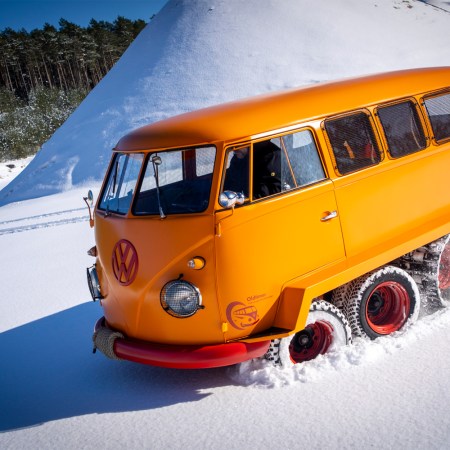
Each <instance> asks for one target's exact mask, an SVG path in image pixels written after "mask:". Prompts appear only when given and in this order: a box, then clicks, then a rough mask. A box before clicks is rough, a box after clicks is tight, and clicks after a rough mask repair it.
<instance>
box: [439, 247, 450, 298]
mask: <svg viewBox="0 0 450 450" xmlns="http://www.w3.org/2000/svg"><path fill="white" fill-rule="evenodd" d="M438 280H439V289H440V290H441V291H444V290H445V289H448V288H450V245H449V243H448V242H447V243H446V244H445V247H444V250H443V251H442V253H441V260H440V261H439V275H438Z"/></svg>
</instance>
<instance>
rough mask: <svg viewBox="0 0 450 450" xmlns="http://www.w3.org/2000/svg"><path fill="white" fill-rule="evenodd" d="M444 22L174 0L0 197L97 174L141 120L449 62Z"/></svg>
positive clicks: (291, 5) (253, 1) (449, 23)
mask: <svg viewBox="0 0 450 450" xmlns="http://www.w3.org/2000/svg"><path fill="white" fill-rule="evenodd" d="M444 3H445V2H444ZM343 11H345V13H343ZM449 28H450V15H449V14H448V13H447V12H445V11H443V10H442V9H438V8H436V7H433V6H430V5H427V4H425V3H422V2H419V1H415V0H377V1H365V2H361V1H360V0H342V1H340V2H329V1H326V0H301V1H297V2H286V1H284V0H246V1H245V2H242V1H240V0H226V1H225V0H215V1H211V0H195V1H192V0H189V1H188V0H171V1H169V2H168V3H167V5H166V6H165V7H164V8H163V9H162V10H161V11H160V13H159V14H158V15H157V16H156V18H155V19H154V20H152V22H151V23H150V24H149V25H148V26H147V27H146V28H145V29H144V30H143V31H142V32H141V34H140V35H139V36H138V37H137V38H136V40H135V41H134V42H133V44H132V45H131V46H130V47H129V48H128V50H127V51H126V52H125V53H124V55H123V56H122V58H121V59H120V61H119V62H118V63H117V64H116V65H115V67H114V68H113V69H112V70H111V71H110V72H109V73H108V75H107V76H106V77H105V78H104V79H103V80H102V82H101V83H100V84H99V85H97V86H96V88H95V89H94V90H93V91H92V92H91V93H90V94H89V95H88V97H87V98H86V99H85V100H84V101H83V103H82V104H81V105H80V106H79V108H78V109H77V110H76V111H74V113H73V114H72V115H71V116H70V117H69V119H68V120H67V121H66V122H65V123H64V124H63V125H62V126H61V127H60V128H59V129H58V130H57V131H56V133H55V134H54V135H53V136H52V138H51V139H50V140H49V141H48V142H47V143H46V144H45V145H44V146H43V147H42V149H41V151H40V152H39V153H38V154H37V156H36V157H35V159H34V160H33V161H32V162H31V163H30V165H29V166H28V167H27V168H26V170H24V171H23V172H22V173H21V174H20V175H19V176H18V177H17V178H16V179H14V180H13V181H12V182H11V183H10V184H9V185H8V186H6V187H5V188H4V189H3V190H2V191H0V206H1V205H4V204H6V203H11V202H14V201H18V200H24V199H30V198H36V197H41V196H45V195H49V194H52V193H57V192H62V191H65V190H68V189H72V188H73V187H79V186H80V185H82V184H86V183H89V182H94V181H98V180H100V179H101V178H102V176H103V174H104V171H105V168H106V166H107V163H108V161H109V159H110V152H111V148H112V147H114V145H115V144H116V142H117V141H118V139H119V138H120V137H121V136H122V135H124V134H125V133H127V132H129V131H130V130H132V129H134V128H136V127H138V126H141V125H144V124H147V123H151V122H155V121H157V120H160V119H164V118H167V117H170V116H173V115H176V114H180V113H183V112H186V111H191V110H195V109H198V108H201V107H206V106H210V105H213V104H217V103H221V102H225V101H229V100H234V99H238V98H242V97H247V96H251V95H256V94H259V93H263V92H268V91H273V90H280V89H284V88H289V87H293V86H301V85H305V84H310V83H315V82H318V81H324V80H330V79H337V78H342V77H348V76H354V75H361V74H367V73H373V72H380V71H385V70H394V69H406V68H412V67H425V66H442V65H446V64H450V46H449V45H448V30H449ZM393 43H395V45H393Z"/></svg>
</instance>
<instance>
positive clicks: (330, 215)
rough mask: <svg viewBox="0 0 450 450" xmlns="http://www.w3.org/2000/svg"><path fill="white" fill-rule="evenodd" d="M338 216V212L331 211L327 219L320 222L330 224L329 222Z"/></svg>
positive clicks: (324, 218)
mask: <svg viewBox="0 0 450 450" xmlns="http://www.w3.org/2000/svg"><path fill="white" fill-rule="evenodd" d="M337 215H338V213H337V211H331V212H329V213H328V214H327V215H326V216H325V217H322V218H321V219H320V220H321V222H328V221H329V220H331V219H334V218H335V217H337Z"/></svg>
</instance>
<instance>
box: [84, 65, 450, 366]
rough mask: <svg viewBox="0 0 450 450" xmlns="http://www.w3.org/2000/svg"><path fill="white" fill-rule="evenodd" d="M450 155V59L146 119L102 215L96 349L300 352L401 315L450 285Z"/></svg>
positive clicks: (242, 356) (190, 355) (123, 146)
mask: <svg viewBox="0 0 450 450" xmlns="http://www.w3.org/2000/svg"><path fill="white" fill-rule="evenodd" d="M449 167H450V68H449V67H442V68H428V69H415V70H406V71H398V72H391V73H384V74H378V75H373V76H366V77H360V78H353V79H346V80H343V81H337V82H329V83H322V84H316V85H313V86H309V87H304V88H300V89H292V90H287V91H284V92H279V93H271V94H267V95H262V96H258V97H254V98H249V99H245V100H240V101H235V102H232V103H227V104H223V105H219V106H214V107H211V108H206V109H202V110H199V111H195V112H191V113H187V114H183V115H180V116H177V117H172V118H170V119H168V120H164V121H161V122H158V123H154V124H151V125H148V126H144V127H142V128H140V129H138V130H136V131H134V132H131V133H130V134H128V135H126V136H124V137H123V138H122V139H121V140H120V141H119V142H118V144H117V145H116V147H115V148H114V150H113V155H112V159H111V163H110V165H109V168H108V171H107V174H106V177H105V181H104V183H103V186H102V189H101V192H100V195H99V198H98V200H97V202H96V205H95V210H94V214H93V217H92V219H91V224H92V226H95V240H96V245H95V247H93V248H92V249H91V250H89V254H90V255H92V256H94V257H95V264H93V266H92V267H90V268H88V269H87V273H88V284H89V287H90V291H91V294H92V297H93V299H94V300H99V302H100V304H101V306H102V308H103V312H104V316H103V317H102V318H101V319H99V320H98V322H97V324H96V325H95V330H94V336H93V341H94V349H99V350H100V351H101V352H102V353H104V354H105V355H106V356H108V357H110V358H115V359H125V360H130V361H135V362H139V363H144V364H150V365H156V366H163V367H173V368H207V367H217V366H225V365H231V364H236V363H239V362H242V361H245V360H248V359H251V358H258V357H264V358H266V359H268V360H271V361H273V362H274V363H275V364H282V365H286V364H293V363H301V362H303V361H307V360H309V359H312V358H314V357H315V356H317V355H319V354H323V353H326V352H328V351H330V350H332V349H334V348H336V347H337V346H339V345H342V344H347V343H349V342H351V339H352V336H366V337H368V338H371V339H374V338H377V337H378V336H383V335H388V334H391V333H393V332H395V331H398V330H400V329H402V328H403V327H404V326H405V325H406V324H408V323H409V322H412V321H414V320H415V319H416V318H417V316H418V313H419V309H420V306H421V304H422V305H434V306H436V305H437V306H438V307H439V306H441V305H446V304H447V302H448V301H449V299H450V296H449V291H450V289H449V287H450V245H449V244H448V237H447V235H448V233H450V177H449V175H448V170H449V169H448V168H449ZM90 198H91V200H92V197H91V196H90ZM88 203H89V202H88ZM91 204H92V202H91ZM94 224H95V225H94Z"/></svg>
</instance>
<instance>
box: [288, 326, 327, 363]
mask: <svg viewBox="0 0 450 450" xmlns="http://www.w3.org/2000/svg"><path fill="white" fill-rule="evenodd" d="M332 342H333V327H332V326H331V324H329V323H328V322H325V321H323V320H318V321H317V322H314V323H311V324H309V325H307V326H306V328H305V329H303V330H302V331H299V332H298V333H296V334H295V336H294V337H293V338H292V341H291V343H290V344H289V353H290V357H291V360H292V362H293V363H294V364H295V363H301V362H303V361H309V360H311V359H314V358H315V357H316V356H318V355H323V354H324V353H326V352H327V350H328V348H329V347H330V345H331V343H332Z"/></svg>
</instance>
